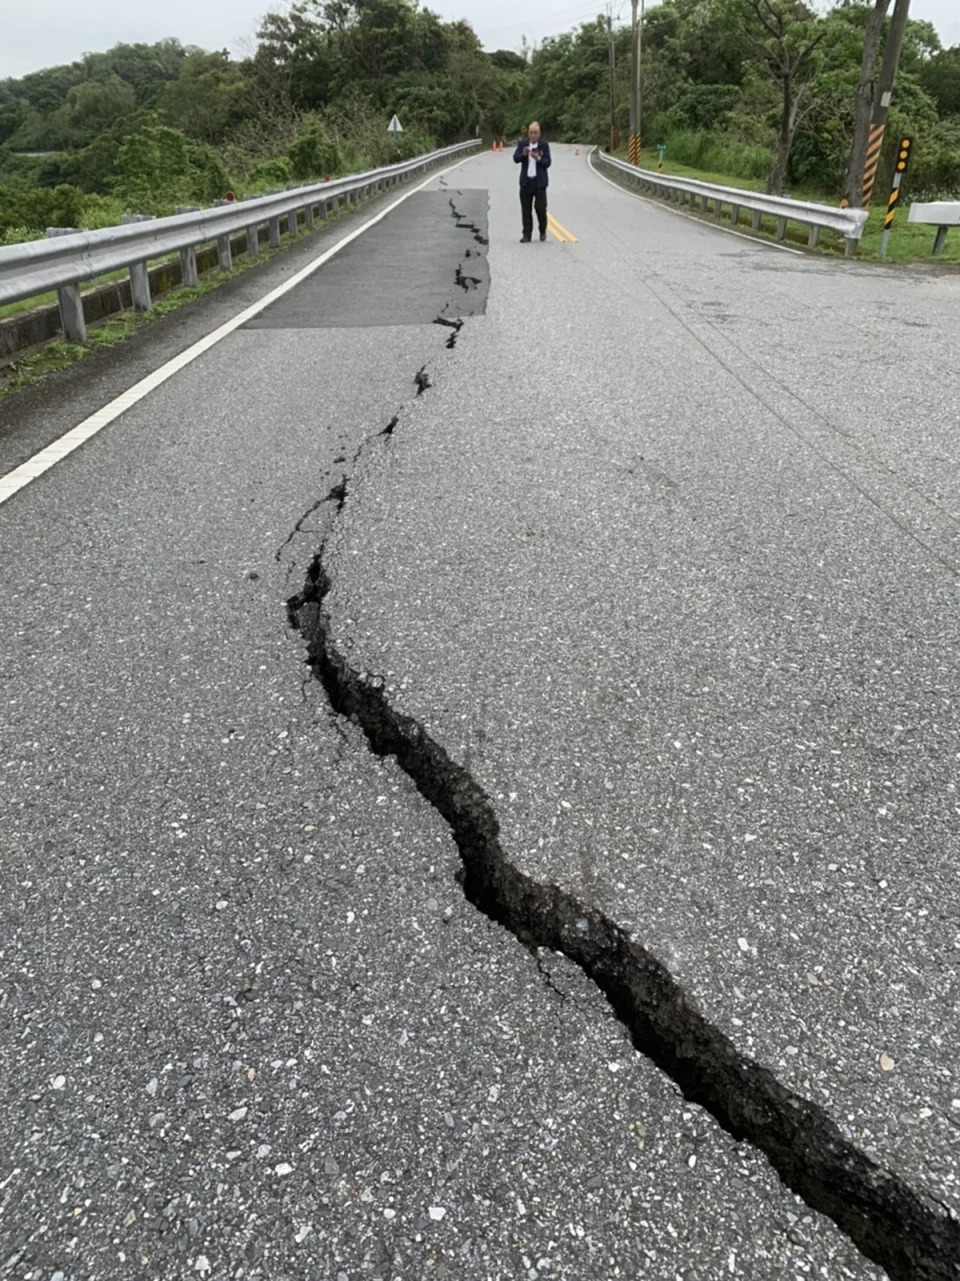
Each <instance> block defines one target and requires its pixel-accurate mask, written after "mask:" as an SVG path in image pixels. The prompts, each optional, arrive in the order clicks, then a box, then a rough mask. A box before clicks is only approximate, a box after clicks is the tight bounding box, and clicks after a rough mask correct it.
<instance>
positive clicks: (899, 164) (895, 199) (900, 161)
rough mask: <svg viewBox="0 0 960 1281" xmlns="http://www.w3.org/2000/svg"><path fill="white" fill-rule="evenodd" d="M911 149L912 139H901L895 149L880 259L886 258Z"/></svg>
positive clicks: (881, 238) (881, 239)
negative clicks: (894, 162) (895, 158)
mask: <svg viewBox="0 0 960 1281" xmlns="http://www.w3.org/2000/svg"><path fill="white" fill-rule="evenodd" d="M912 148H913V139H912V138H901V139H900V146H899V147H898V148H897V160H896V164H895V165H894V166H893V182H892V184H891V188H890V199H889V200H888V201H887V212H886V215H885V216H884V219H883V235H882V236H881V237H880V257H881V258H886V256H887V242H888V241H889V239H890V228H891V227H892V226H893V218H894V214H895V213H896V212H897V205H898V204H899V203H900V184H901V182H902V181H903V175H904V174H905V173H906V172H907V165H909V163H910V152H911V150H912Z"/></svg>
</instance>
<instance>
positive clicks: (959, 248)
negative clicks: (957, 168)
mask: <svg viewBox="0 0 960 1281" xmlns="http://www.w3.org/2000/svg"><path fill="white" fill-rule="evenodd" d="M615 154H616V156H617V158H618V159H620V160H626V158H627V155H626V149H625V148H621V150H620V151H618V152H616V153H615ZM640 167H641V168H642V169H656V167H657V152H656V151H655V150H654V149H644V151H643V152H642V153H641V157H640ZM663 172H664V173H665V174H672V175H674V176H675V177H677V178H698V179H699V180H700V181H701V182H713V183H717V184H718V185H719V186H721V187H740V188H742V189H743V190H745V191H762V190H763V181H762V180H757V179H750V178H741V177H739V176H738V175H737V174H731V173H721V172H719V171H718V170H706V169H691V168H690V167H689V166H688V165H680V164H677V163H676V162H675V161H673V160H671V159H670V157H669V152H667V153H666V154H665V156H664V159H663ZM784 195H787V196H792V197H794V199H796V200H812V201H816V202H817V203H819V204H826V205H835V204H838V203H839V202H838V201H837V200H836V199H834V198H833V197H831V196H826V195H824V193H823V192H822V191H815V190H802V189H799V188H794V189H793V190H790V191H786V192H784ZM885 213H886V193H884V194H883V195H882V196H879V195H878V196H877V197H876V198H875V200H874V203H873V204H872V206H871V208H870V218H869V221H868V222H867V227H866V231H865V232H864V235H863V239H862V240H861V241H860V248H859V249H858V250H857V258H858V259H867V260H870V259H873V260H878V251H879V248H880V236H881V233H882V231H883V218H884V214H885ZM708 221H709V219H708ZM935 232H936V228H935V227H925V226H920V225H917V224H913V223H908V222H907V205H905V206H904V207H903V208H901V209H900V210H899V211H898V213H897V216H896V218H895V220H894V223H893V229H892V231H891V233H890V244H889V246H888V247H887V257H886V261H887V262H892V263H912V262H931V263H936V262H944V263H946V262H951V263H960V229H958V230H956V231H953V232H951V233H950V234H949V235H948V236H947V243H946V246H945V248H944V251H943V253H942V254H941V256H940V258H939V259H937V258H933V257H932V256H931V253H930V250H931V249H932V248H933V237H934V234H935ZM787 239H788V240H789V241H791V242H792V243H794V244H797V245H802V246H806V243H807V239H806V233H805V232H804V231H802V230H801V229H800V228H799V227H796V226H794V227H791V228H789V229H788V233H787ZM822 250H823V251H824V252H827V253H842V252H843V242H842V241H841V240H839V239H838V240H837V242H836V243H831V242H830V240H829V238H828V237H827V236H826V235H824V237H823V244H822ZM811 252H812V253H816V252H817V251H816V250H811Z"/></svg>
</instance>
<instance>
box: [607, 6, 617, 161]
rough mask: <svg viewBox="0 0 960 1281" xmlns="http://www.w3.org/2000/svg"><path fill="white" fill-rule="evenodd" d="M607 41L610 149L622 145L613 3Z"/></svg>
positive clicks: (609, 9)
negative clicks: (608, 55)
mask: <svg viewBox="0 0 960 1281" xmlns="http://www.w3.org/2000/svg"><path fill="white" fill-rule="evenodd" d="M607 42H608V44H609V48H610V150H611V151H616V149H617V148H618V147H619V146H620V131H619V129H618V128H617V55H616V50H615V48H614V44H613V5H612V4H608V5H607Z"/></svg>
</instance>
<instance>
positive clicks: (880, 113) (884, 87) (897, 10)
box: [861, 0, 910, 209]
mask: <svg viewBox="0 0 960 1281" xmlns="http://www.w3.org/2000/svg"><path fill="white" fill-rule="evenodd" d="M909 16H910V0H895V3H894V7H893V17H892V18H891V19H890V30H889V31H888V32H887V39H886V42H885V44H884V46H883V63H882V65H881V67H880V78H879V80H878V81H877V92H876V97H875V98H874V100H873V114H872V115H871V117H870V133H869V135H868V138H867V158H866V160H865V162H864V166H863V184H862V187H861V193H862V194H861V204H862V206H863V208H864V209H866V208H867V207H868V206H869V204H870V197H871V196H872V195H873V185H874V183H875V182H876V180H877V167H878V166H879V164H880V152H881V150H882V148H883V134H884V130H885V129H886V127H887V116H888V114H889V112H890V101H891V99H892V98H893V82H894V81H895V80H896V78H897V67H898V66H899V65H900V52H901V50H902V49H903V37H904V34H905V32H906V29H907V19H908V17H909Z"/></svg>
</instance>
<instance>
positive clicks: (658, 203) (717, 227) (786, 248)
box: [587, 147, 806, 258]
mask: <svg viewBox="0 0 960 1281" xmlns="http://www.w3.org/2000/svg"><path fill="white" fill-rule="evenodd" d="M595 150H596V148H595V147H594V149H593V151H590V152H588V153H587V164H588V165H589V166H590V169H591V171H592V172H593V174H594V176H595V177H597V178H599V179H600V181H601V182H606V183H608V184H609V185H610V186H611V187H616V189H617V190H618V191H622V192H623V194H624V195H625V196H635V197H636V198H637V200H645V201H646V203H647V204H648V205H653V206H654V207H655V208H657V209H664V210H665V211H666V212H667V213H672V214H676V215H677V217H679V218H687V219H688V220H689V221H690V222H695V223H696V224H697V226H698V227H706V228H707V229H708V230H710V231H725V232H726V233H727V235H728V236H737V237H738V238H739V239H740V240H748V241H749V242H750V244H751V245H759V246H760V247H761V248H762V249H779V250H780V252H781V253H784V254H797V255H798V256H799V257H801V258H804V257H806V255H805V254H804V252H803V250H802V249H792V248H791V247H790V245H778V244H776V243H774V241H772V240H761V238H760V237H759V236H749V235H747V233H746V232H745V231H737V229H736V227H725V226H724V225H723V223H722V222H709V221H708V220H707V219H706V218H698V217H697V215H696V214H691V213H687V212H686V211H685V210H683V209H677V208H676V207H675V206H674V205H665V204H664V203H663V201H662V200H657V199H655V198H654V197H653V196H645V195H644V194H643V193H642V192H640V191H631V190H630V188H629V187H622V186H621V185H620V183H619V182H614V181H613V179H612V178H608V177H607V176H606V174H603V173H601V172H600V171H599V169H597V167H596V165H595V164H594V163H593V152H594V151H595Z"/></svg>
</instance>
